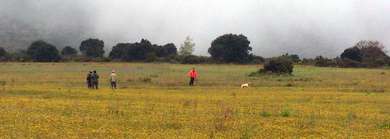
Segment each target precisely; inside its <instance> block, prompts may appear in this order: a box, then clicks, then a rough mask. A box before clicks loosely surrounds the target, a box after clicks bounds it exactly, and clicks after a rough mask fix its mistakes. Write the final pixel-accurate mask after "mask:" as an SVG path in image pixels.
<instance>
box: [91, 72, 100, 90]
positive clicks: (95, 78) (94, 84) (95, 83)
mask: <svg viewBox="0 0 390 139" xmlns="http://www.w3.org/2000/svg"><path fill="white" fill-rule="evenodd" d="M98 83H99V75H98V74H97V73H96V70H94V71H93V74H92V89H94V88H96V89H98Z"/></svg>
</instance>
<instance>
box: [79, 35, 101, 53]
mask: <svg viewBox="0 0 390 139" xmlns="http://www.w3.org/2000/svg"><path fill="white" fill-rule="evenodd" d="M103 48H104V42H103V41H102V40H99V39H91V38H89V39H87V40H84V41H82V42H81V45H80V52H81V53H83V54H85V55H86V56H88V57H102V56H103V54H104V50H103Z"/></svg>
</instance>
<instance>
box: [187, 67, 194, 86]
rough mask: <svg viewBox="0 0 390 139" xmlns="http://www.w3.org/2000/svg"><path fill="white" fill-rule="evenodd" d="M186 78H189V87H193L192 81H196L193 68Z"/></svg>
mask: <svg viewBox="0 0 390 139" xmlns="http://www.w3.org/2000/svg"><path fill="white" fill-rule="evenodd" d="M188 76H190V77H191V80H190V84H189V85H190V86H194V80H195V79H196V71H195V68H192V70H191V71H190V72H189V73H188Z"/></svg>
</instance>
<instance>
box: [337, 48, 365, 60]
mask: <svg viewBox="0 0 390 139" xmlns="http://www.w3.org/2000/svg"><path fill="white" fill-rule="evenodd" d="M340 58H341V59H342V60H345V59H347V58H348V59H349V60H354V61H358V62H362V54H361V53H360V49H359V48H357V47H351V48H347V49H345V50H344V52H343V53H341V55H340Z"/></svg>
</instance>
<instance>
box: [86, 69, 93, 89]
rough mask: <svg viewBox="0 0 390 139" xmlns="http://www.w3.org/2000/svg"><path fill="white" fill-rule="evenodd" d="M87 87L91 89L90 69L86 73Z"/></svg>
mask: <svg viewBox="0 0 390 139" xmlns="http://www.w3.org/2000/svg"><path fill="white" fill-rule="evenodd" d="M87 83H88V89H92V71H89V73H88V75H87Z"/></svg>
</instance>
